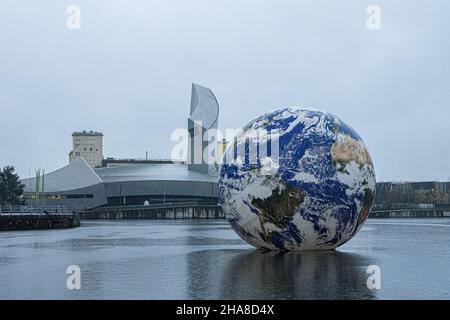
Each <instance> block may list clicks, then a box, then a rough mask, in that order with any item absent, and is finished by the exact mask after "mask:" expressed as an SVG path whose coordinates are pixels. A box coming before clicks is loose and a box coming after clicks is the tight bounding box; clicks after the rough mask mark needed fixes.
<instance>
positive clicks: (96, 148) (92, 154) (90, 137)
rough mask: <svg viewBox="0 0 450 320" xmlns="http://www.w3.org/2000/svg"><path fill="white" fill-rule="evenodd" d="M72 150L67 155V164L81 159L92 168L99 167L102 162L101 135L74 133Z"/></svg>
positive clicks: (96, 133)
mask: <svg viewBox="0 0 450 320" xmlns="http://www.w3.org/2000/svg"><path fill="white" fill-rule="evenodd" d="M72 143H73V149H72V151H71V152H70V153H69V163H71V162H72V161H74V160H75V159H77V158H80V157H83V158H84V159H85V160H86V161H87V163H88V164H89V165H90V166H91V167H92V168H96V167H101V166H102V161H103V133H101V132H95V131H82V132H74V133H73V134H72Z"/></svg>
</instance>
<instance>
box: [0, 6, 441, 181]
mask: <svg viewBox="0 0 450 320" xmlns="http://www.w3.org/2000/svg"><path fill="white" fill-rule="evenodd" d="M72 4H76V5H79V6H80V8H81V29H80V30H68V29H67V28H66V19H67V17H68V15H67V14H66V8H67V7H68V6H69V5H72ZM371 4H376V5H378V6H379V7H380V8H381V29H380V30H369V29H368V28H367V27H366V20H367V18H368V16H369V15H368V14H367V13H366V9H367V7H368V6H369V5H371ZM449 12H450V1H448V0H442V1H439V0H433V1H425V0H416V1H406V0H404V1H400V0H390V1H379V0H373V1H364V0H353V1H350V0H348V1H347V0H346V1H333V0H329V1H317V0H315V1H299V0H292V1H287V0H281V1H280V0H276V1H275V0H272V1H265V0H239V1H238V0H158V1H149V0H122V1H113V0H71V1H65V0H64V1H63V0H42V1H35V0H28V1H24V0H0V117H1V120H2V121H1V126H0V146H1V154H0V166H4V165H6V164H13V165H15V166H16V168H17V170H18V172H19V174H20V175H21V176H22V177H27V176H28V169H30V170H31V172H34V168H45V169H46V171H47V172H49V171H52V170H55V169H58V168H60V167H61V166H63V165H65V164H67V163H68V153H69V151H70V149H71V133H72V131H78V130H84V129H85V130H97V131H101V132H103V133H104V134H105V136H104V156H105V157H106V156H112V157H140V158H143V157H145V150H148V151H149V154H150V156H152V157H164V158H168V157H169V156H170V151H171V147H172V146H173V145H174V143H172V142H171V141H170V134H171V132H172V131H173V130H174V129H176V128H180V127H186V124H187V120H186V118H187V116H188V112H189V103H190V89H191V83H192V82H196V83H199V84H201V85H205V86H208V87H210V88H211V89H212V90H213V92H214V93H215V95H216V97H217V99H218V101H219V104H220V119H219V127H220V128H222V129H225V128H239V127H241V126H242V125H243V124H244V123H245V122H247V121H248V120H250V119H252V118H254V117H255V116H257V115H258V114H260V113H263V112H266V111H270V110H272V109H274V108H277V107H283V106H313V107H319V108H321V109H324V110H326V111H329V112H332V113H334V114H336V115H338V116H339V117H340V118H341V119H342V120H344V121H345V122H347V123H348V124H350V125H351V126H353V127H354V128H355V129H356V130H357V131H358V133H359V134H360V135H361V136H362V137H363V139H364V141H365V143H366V145H367V146H368V148H369V151H370V153H371V155H372V158H373V159H374V163H375V169H376V173H377V179H378V180H384V181H386V180H422V179H440V180H447V179H450V40H449V39H450V19H449Z"/></svg>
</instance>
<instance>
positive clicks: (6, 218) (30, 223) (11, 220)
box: [0, 214, 80, 231]
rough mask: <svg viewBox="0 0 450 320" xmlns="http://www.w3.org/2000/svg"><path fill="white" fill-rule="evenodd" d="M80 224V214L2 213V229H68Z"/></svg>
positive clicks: (0, 220)
mask: <svg viewBox="0 0 450 320" xmlns="http://www.w3.org/2000/svg"><path fill="white" fill-rule="evenodd" d="M79 226H80V217H79V215H78V214H68V215H61V214H58V215H0V231H15V230H37V229H66V228H74V227H79Z"/></svg>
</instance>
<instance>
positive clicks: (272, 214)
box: [251, 176, 306, 242]
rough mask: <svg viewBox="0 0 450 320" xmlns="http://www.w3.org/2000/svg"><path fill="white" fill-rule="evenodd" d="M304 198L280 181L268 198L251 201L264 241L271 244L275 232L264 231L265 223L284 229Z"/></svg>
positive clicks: (296, 190)
mask: <svg viewBox="0 0 450 320" xmlns="http://www.w3.org/2000/svg"><path fill="white" fill-rule="evenodd" d="M269 177H270V176H269ZM305 196H306V194H305V192H303V191H302V190H299V189H297V188H295V187H293V186H290V185H289V184H287V183H284V182H283V181H282V180H280V181H279V183H278V186H277V187H276V188H275V189H273V191H272V194H271V195H270V196H269V197H267V198H265V199H260V198H255V199H253V200H252V201H251V204H252V205H253V206H254V207H255V208H256V209H258V210H259V221H260V224H261V228H262V230H263V238H264V240H265V241H271V242H272V237H273V235H274V233H276V232H277V231H274V230H266V226H267V223H271V224H273V225H275V226H277V227H278V228H280V229H283V228H285V227H286V224H287V223H288V222H289V221H290V219H291V218H292V216H293V215H294V214H295V213H296V212H297V210H298V208H299V206H300V204H301V203H302V202H303V200H304V199H305Z"/></svg>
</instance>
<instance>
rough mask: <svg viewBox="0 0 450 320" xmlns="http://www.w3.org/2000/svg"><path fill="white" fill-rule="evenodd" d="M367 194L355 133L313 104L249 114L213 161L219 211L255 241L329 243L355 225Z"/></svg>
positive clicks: (369, 175)
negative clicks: (217, 161) (218, 159)
mask: <svg viewBox="0 0 450 320" xmlns="http://www.w3.org/2000/svg"><path fill="white" fill-rule="evenodd" d="M374 196H375V172H374V168H373V163H372V160H371V157H370V155H369V152H368V150H367V148H366V146H365V145H364V143H363V141H362V139H361V137H360V136H359V135H358V134H357V133H356V132H355V130H353V129H352V128H351V127H350V126H348V125H346V124H345V123H344V122H343V121H341V120H340V119H339V118H338V117H336V116H334V115H332V114H330V113H327V112H324V111H319V110H313V109H307V108H292V107H289V108H283V109H278V110H275V111H272V112H270V113H266V114H263V115H261V116H259V117H258V118H256V119H254V120H252V121H250V122H249V123H248V124H247V125H245V126H244V127H243V128H242V130H241V131H240V132H239V133H238V134H237V135H236V137H235V139H234V140H233V141H231V143H229V145H228V146H227V149H226V151H225V155H224V159H223V163H222V165H221V168H220V179H219V203H220V205H221V206H222V209H223V211H224V213H225V216H226V218H227V219H228V221H229V222H230V224H231V226H232V228H233V229H234V230H235V231H236V232H237V234H238V235H239V236H240V237H241V238H243V239H244V240H245V241H247V242H248V243H250V244H251V245H253V246H255V247H257V248H260V249H269V250H282V251H283V250H327V249H334V248H336V247H338V246H340V245H342V244H343V243H345V242H346V241H348V240H350V239H351V238H352V237H353V236H354V235H355V234H356V233H357V232H358V231H359V230H360V228H361V227H362V225H363V223H364V221H365V220H366V219H367V217H368V215H369V213H370V209H371V207H372V204H373V199H374Z"/></svg>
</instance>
